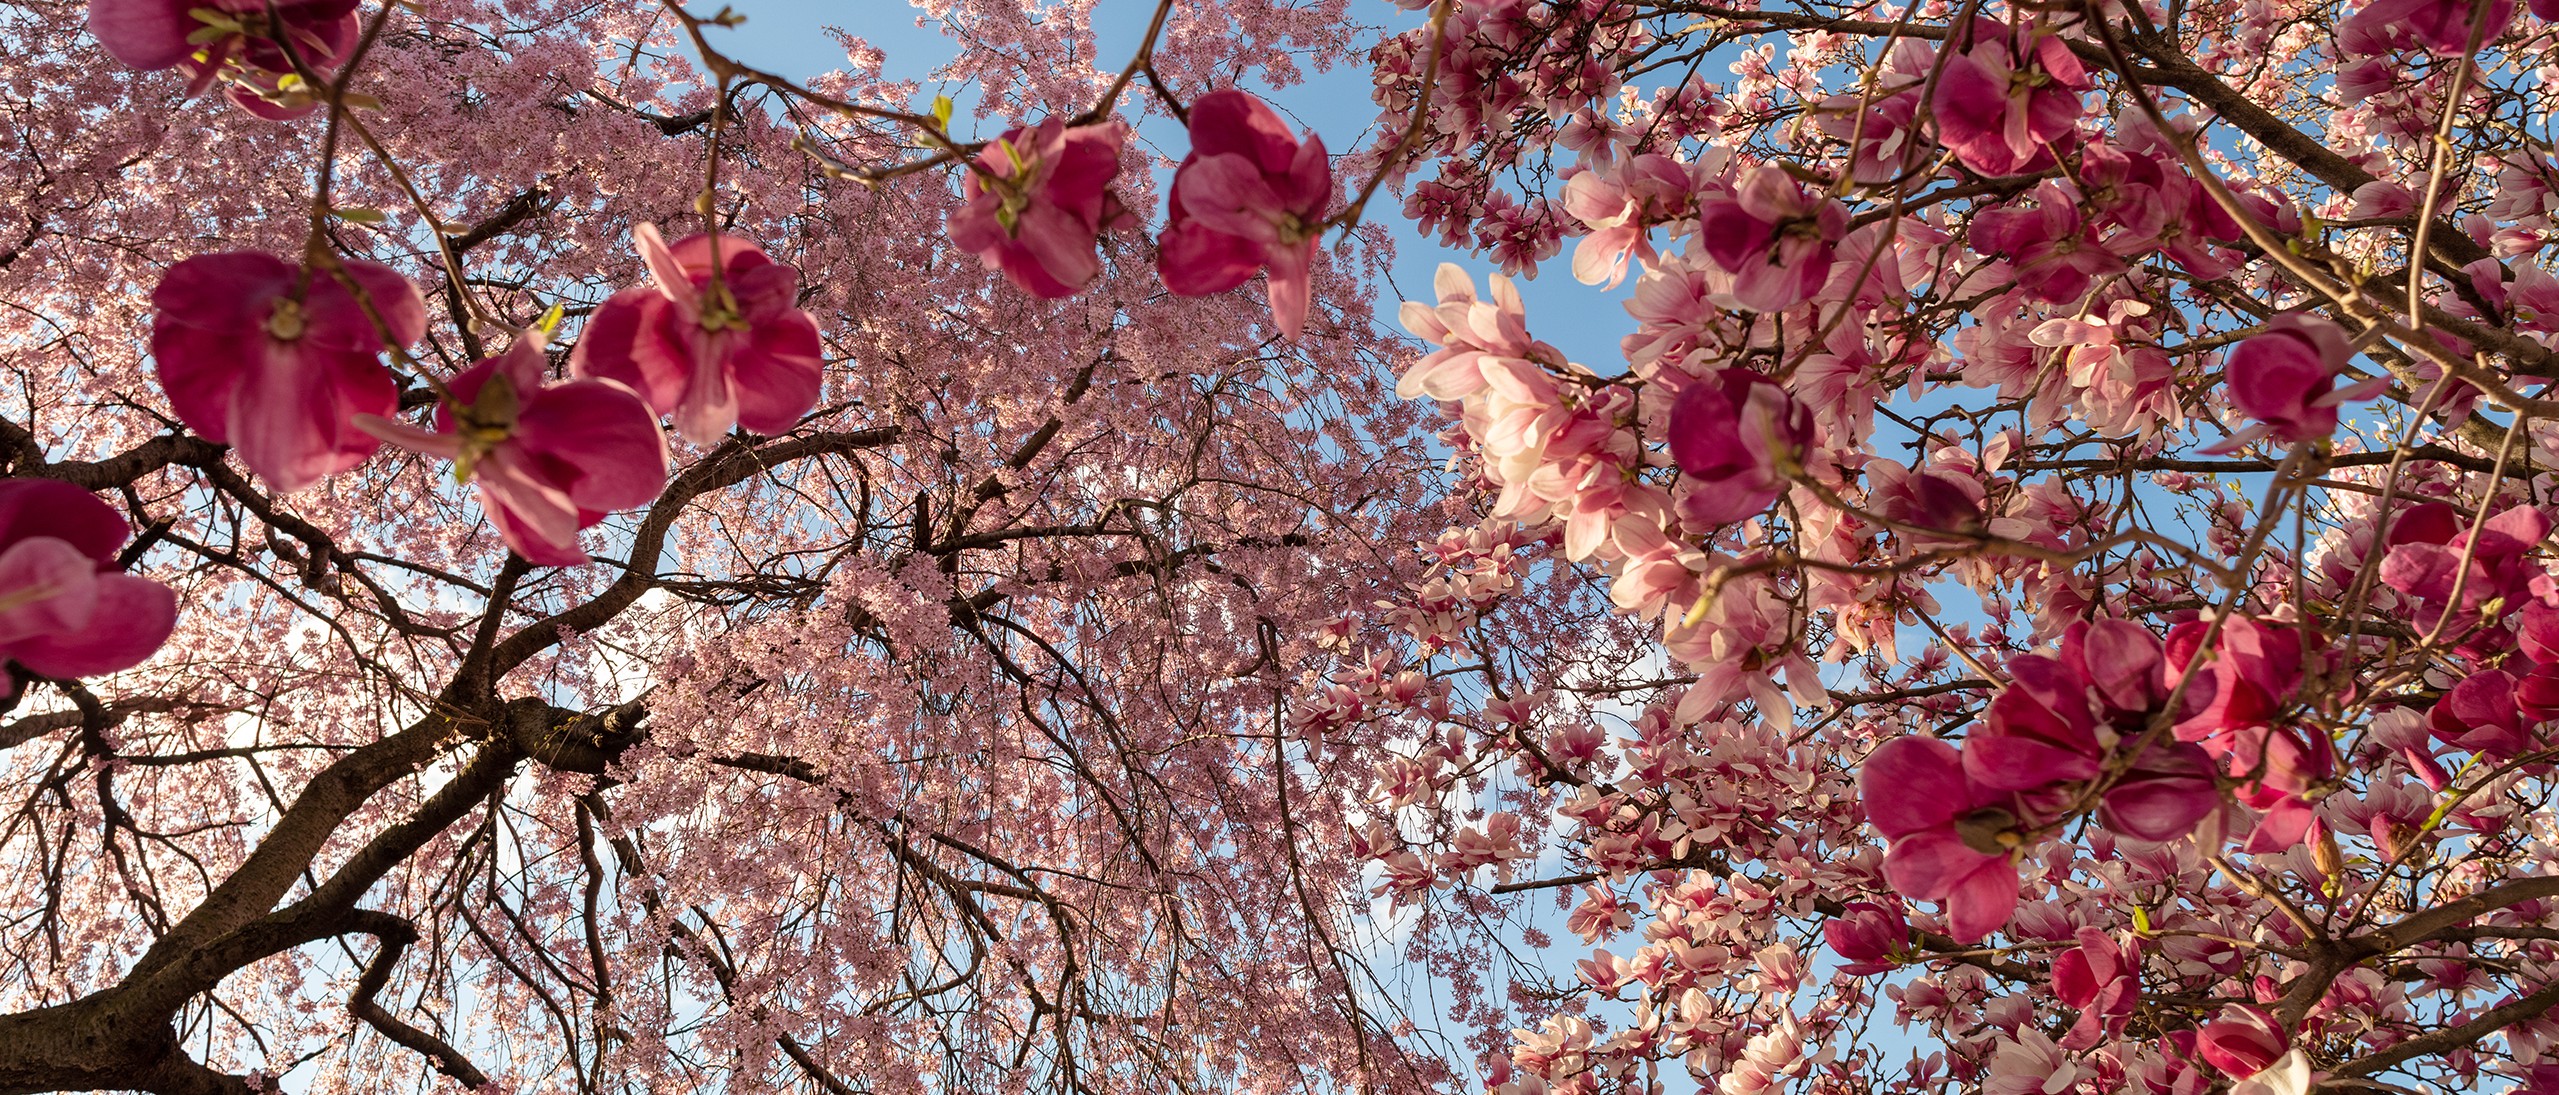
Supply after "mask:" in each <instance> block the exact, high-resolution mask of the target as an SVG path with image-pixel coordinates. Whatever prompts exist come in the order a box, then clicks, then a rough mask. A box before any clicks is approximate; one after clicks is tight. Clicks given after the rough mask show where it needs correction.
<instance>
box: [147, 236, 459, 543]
mask: <svg viewBox="0 0 2559 1095" xmlns="http://www.w3.org/2000/svg"><path fill="white" fill-rule="evenodd" d="M338 265H339V275H340V276H343V277H344V279H345V281H346V282H352V283H353V284H354V285H356V286H357V287H358V288H360V289H362V290H363V293H364V298H365V299H364V301H363V302H361V303H359V302H358V301H357V299H356V297H355V294H353V293H350V292H348V291H347V287H346V285H345V284H344V283H342V282H341V281H340V277H339V276H332V275H331V274H330V273H328V272H326V271H321V270H305V269H302V268H298V267H295V266H293V265H292V264H290V263H287V262H285V261H284V260H283V259H279V258H276V257H275V256H273V255H265V254H259V253H257V252H254V251H232V252H226V253H223V254H217V255H198V256H196V257H194V258H191V259H188V260H186V261H184V262H181V263H179V264H177V265H175V266H172V267H170V268H169V272H168V273H166V274H164V275H162V276H161V278H160V284H159V287H157V288H155V289H153V290H152V291H151V303H152V306H153V307H154V309H156V310H155V312H154V313H153V315H152V317H151V356H152V359H153V362H154V363H155V365H156V366H157V368H158V371H159V374H160V386H161V387H162V388H163V389H165V390H166V391H167V392H168V394H169V406H170V408H171V409H172V410H175V411H176V412H177V415H178V421H180V422H183V423H185V424H186V426H187V428H188V429H191V430H194V431H195V432H196V433H197V434H199V435H201V436H203V437H204V439H205V440H207V441H212V442H215V443H218V444H228V445H230V446H231V447H232V448H233V449H235V450H236V451H238V452H239V454H240V461H241V462H242V463H244V464H247V465H248V466H249V470H251V471H254V472H256V473H258V475H259V476H260V477H262V478H264V479H265V480H266V481H267V482H268V483H269V484H272V485H273V486H274V487H275V489H277V490H279V491H287V492H290V491H297V490H301V489H302V488H304V487H307V486H310V485H311V484H313V483H315V482H318V481H319V480H320V478H321V477H322V476H326V475H329V474H332V473H334V472H340V471H345V470H346V469H348V468H352V467H354V466H356V465H357V464H361V463H363V462H364V459H365V458H366V457H368V456H371V455H372V454H373V450H374V449H376V448H378V447H380V446H379V445H378V443H376V442H375V441H374V439H373V437H372V435H370V434H367V433H365V432H364V431H363V430H360V429H357V428H356V426H355V416H356V415H359V414H382V415H387V414H393V413H396V412H397V410H398V407H399V398H400V396H399V390H398V389H397V388H396V387H395V386H394V385H393V384H392V380H391V373H390V370H388V369H385V368H383V366H382V349H383V346H384V344H385V343H386V342H387V343H388V344H389V345H390V346H391V347H392V348H394V349H400V348H404V347H406V346H408V345H409V344H410V343H412V342H415V341H417V340H418V338H419V337H420V336H422V335H424V334H425V333H426V304H425V302H424V301H421V300H419V299H418V291H417V290H416V289H415V288H413V287H411V286H410V284H409V282H408V279H406V278H403V277H401V276H400V275H399V274H397V273H394V272H393V271H392V270H391V269H390V268H389V267H387V266H383V265H380V264H378V263H372V262H366V261H364V260H362V259H344V260H339V263H338ZM368 311H369V312H370V313H371V314H370V315H368V314H367V313H368ZM377 318H378V319H379V320H380V321H381V326H380V327H379V328H377V327H376V326H375V323H374V321H375V319H377Z"/></svg>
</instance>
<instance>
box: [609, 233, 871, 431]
mask: <svg viewBox="0 0 2559 1095" xmlns="http://www.w3.org/2000/svg"><path fill="white" fill-rule="evenodd" d="M631 235H632V238H633V240H634V241H635V242H636V243H637V244H638V245H639V248H640V258H641V260H642V261H644V262H646V263H648V266H649V274H650V275H651V277H652V279H653V280H652V282H651V284H649V285H647V286H643V287H640V288H636V289H625V290H622V291H621V292H619V293H615V294H613V297H612V299H609V300H607V301H605V302H604V306H603V307H601V308H598V309H596V310H595V316H594V318H592V319H589V320H588V321H587V325H586V332H585V333H584V334H583V335H580V336H579V338H578V344H577V349H576V350H575V351H573V352H572V353H571V355H570V358H569V369H570V371H571V372H572V373H574V374H575V375H578V376H582V377H587V376H592V377H601V378H603V379H606V380H616V381H620V382H621V383H623V384H625V385H627V386H629V387H630V388H631V390H633V391H636V392H638V393H640V394H641V396H642V397H644V398H646V399H647V400H648V401H649V406H650V408H652V409H654V410H655V411H657V412H658V413H659V414H673V415H674V416H675V428H676V431H677V432H679V433H681V434H683V435H684V437H685V439H686V440H688V441H691V442H693V443H694V444H696V445H710V444H713V443H715V442H717V441H719V439H720V438H721V437H722V436H724V435H726V434H727V433H728V432H729V428H730V427H731V426H737V425H743V426H745V427H746V428H747V429H750V430H753V431H755V432H757V433H761V434H778V433H782V432H784V431H786V430H789V429H790V428H791V427H792V426H794V425H797V424H798V423H799V421H800V416H801V415H804V414H807V413H808V412H809V408H811V407H814V406H816V405H817V397H818V391H819V389H820V388H821V387H823V386H824V384H825V380H826V361H825V358H824V356H823V354H822V352H821V349H820V347H819V344H818V333H817V319H816V317H813V316H811V315H809V314H808V313H807V312H804V311H801V310H800V307H799V303H798V300H799V281H800V274H799V271H797V270H794V269H792V268H791V267H789V266H785V265H783V264H781V263H778V262H775V261H773V260H772V259H771V258H770V257H768V256H766V255H765V253H764V249H763V248H760V247H757V246H756V245H754V244H752V243H748V242H746V241H744V240H741V239H739V238H737V237H735V236H721V237H718V238H717V239H714V238H713V237H711V236H707V235H696V236H687V237H685V238H683V239H681V240H678V241H676V243H675V245H674V246H672V247H669V246H667V243H666V240H665V238H664V237H662V236H660V235H658V230H657V227H656V226H655V225H649V224H643V225H641V226H639V227H638V228H637V229H634V230H633V231H632V233H631ZM715 253H716V254H717V255H718V256H719V269H720V278H719V280H718V282H717V283H716V284H715V283H714V282H713V281H712V278H711V270H712V255H713V254H715Z"/></svg>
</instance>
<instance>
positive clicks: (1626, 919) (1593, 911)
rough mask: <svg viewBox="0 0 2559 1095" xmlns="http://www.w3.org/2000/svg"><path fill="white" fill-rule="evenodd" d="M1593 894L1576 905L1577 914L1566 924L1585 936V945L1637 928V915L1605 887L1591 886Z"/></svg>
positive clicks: (1568, 928) (1589, 893)
mask: <svg viewBox="0 0 2559 1095" xmlns="http://www.w3.org/2000/svg"><path fill="white" fill-rule="evenodd" d="M1584 891H1585V892H1586V893H1587V894H1588V895H1589V896H1587V897H1584V898H1583V899H1582V901H1581V904H1578V905H1575V906H1573V914H1572V916H1570V917H1568V918H1567V919H1566V920H1565V921H1564V929H1565V930H1566V931H1569V932H1572V933H1573V934H1574V935H1578V936H1581V937H1582V942H1584V943H1596V942H1599V941H1600V939H1601V938H1603V937H1606V936H1611V935H1616V934H1618V933H1619V932H1623V931H1625V930H1627V929H1629V928H1632V927H1634V926H1635V913H1634V910H1633V909H1630V908H1628V907H1627V905H1626V903H1625V902H1624V901H1622V900H1619V899H1618V897H1617V895H1616V894H1615V893H1612V892H1610V891H1609V890H1608V889H1607V888H1606V887H1603V886H1588V887H1585V888H1584Z"/></svg>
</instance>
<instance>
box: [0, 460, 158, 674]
mask: <svg viewBox="0 0 2559 1095" xmlns="http://www.w3.org/2000/svg"><path fill="white" fill-rule="evenodd" d="M132 535H133V530H132V529H131V528H130V527H129V526H127V525H126V524H125V520H124V518H123V517H122V516H119V515H118V514H117V513H116V511H115V509H114V507H111V506H109V505H107V504H106V503H105V502H101V501H99V500H98V499H97V496H95V495H92V494H90V493H89V492H87V491H84V490H81V489H80V488H78V487H75V486H72V485H70V484H68V483H58V482H55V481H53V480H50V479H4V480H0V663H5V665H6V667H7V669H8V680H7V681H6V682H5V685H0V698H10V699H14V698H15V697H16V696H17V693H18V689H19V686H20V680H19V677H20V675H21V673H32V674H35V675H37V676H44V677H61V678H70V677H91V676H96V675H99V674H102V673H113V672H117V671H119V670H124V669H131V668H133V667H134V666H137V665H140V664H142V662H143V661H144V660H145V659H147V658H149V657H150V656H151V654H152V652H154V651H156V650H158V649H160V644H161V643H163V642H165V641H167V640H168V638H169V630H170V629H171V628H172V627H175V626H176V624H177V619H178V599H177V596H176V595H175V594H173V593H171V592H170V591H169V589H168V587H166V586H163V585H161V584H159V583H158V582H153V581H149V580H147V579H143V578H136V577H133V576H131V575H128V574H125V573H123V570H124V568H123V566H122V565H121V564H120V563H119V562H118V560H117V557H116V553H117V549H119V548H122V547H123V546H124V543H125V541H126V540H127V539H129V538H131V536H132Z"/></svg>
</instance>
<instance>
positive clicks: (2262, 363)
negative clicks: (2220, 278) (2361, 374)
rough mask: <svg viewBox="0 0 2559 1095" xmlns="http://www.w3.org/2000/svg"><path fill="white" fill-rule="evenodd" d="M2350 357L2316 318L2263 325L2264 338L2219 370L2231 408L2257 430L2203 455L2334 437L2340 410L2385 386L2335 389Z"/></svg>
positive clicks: (2293, 316) (2380, 382)
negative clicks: (2261, 442)
mask: <svg viewBox="0 0 2559 1095" xmlns="http://www.w3.org/2000/svg"><path fill="white" fill-rule="evenodd" d="M2353 354H2354V348H2353V346H2352V345H2351V344H2350V343H2348V341H2347V339H2346V332H2345V331H2343V330H2341V329H2340V328H2338V326H2337V325H2336V324H2334V323H2331V322H2329V321H2327V320H2325V319H2322V318H2320V317H2318V316H2314V315H2308V314H2305V313H2301V312H2292V313H2287V314H2285V315H2281V316H2277V317H2275V318H2274V319H2273V320H2270V321H2268V322H2267V324H2266V330H2265V333H2263V334H2259V335H2256V336H2253V337H2251V338H2249V339H2248V340H2247V341H2245V342H2241V343H2240V344H2239V346H2238V347H2237V348H2236V349H2233V350H2232V351H2230V359H2229V361H2228V363H2227V365H2226V366H2225V369H2224V371H2225V372H2226V373H2227V375H2228V376H2229V378H2230V404H2231V406H2233V407H2236V408H2238V410H2239V413H2241V414H2244V415H2247V416H2248V417H2250V418H2253V419H2256V420H2257V421H2258V423H2259V424H2258V425H2257V426H2254V427H2251V428H2249V429H2246V430H2242V431H2240V432H2238V433H2236V434H2233V435H2231V436H2230V438H2229V439H2228V440H2225V441H2222V442H2221V443H2219V444H2216V445H2213V446H2210V447H2208V448H2207V449H2206V450H2205V451H2207V452H2235V451H2238V450H2239V449H2240V448H2241V447H2243V446H2245V445H2246V444H2247V443H2248V442H2250V441H2254V440H2256V439H2257V438H2259V437H2272V438H2274V439H2275V440H2277V441H2280V442H2284V443H2285V444H2299V443H2301V442H2305V441H2321V440H2325V439H2326V438H2327V437H2328V435H2330V434H2333V433H2335V432H2337V406H2338V405H2339V404H2341V403H2346V402H2349V401H2352V400H2357V399H2369V398H2371V397H2372V396H2373V394H2374V393H2376V392H2378V391H2380V390H2381V388H2382V387H2383V386H2384V385H2385V384H2387V383H2388V381H2387V379H2386V378H2374V379H2372V380H2367V381H2364V382H2362V383H2359V384H2353V385H2349V386H2347V387H2344V388H2337V387H2334V383H2335V381H2336V378H2337V377H2338V376H2339V375H2340V374H2342V373H2344V372H2345V371H2346V370H2347V368H2348V367H2349V366H2348V359H2349V358H2350V357H2352V356H2353Z"/></svg>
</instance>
